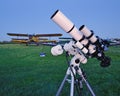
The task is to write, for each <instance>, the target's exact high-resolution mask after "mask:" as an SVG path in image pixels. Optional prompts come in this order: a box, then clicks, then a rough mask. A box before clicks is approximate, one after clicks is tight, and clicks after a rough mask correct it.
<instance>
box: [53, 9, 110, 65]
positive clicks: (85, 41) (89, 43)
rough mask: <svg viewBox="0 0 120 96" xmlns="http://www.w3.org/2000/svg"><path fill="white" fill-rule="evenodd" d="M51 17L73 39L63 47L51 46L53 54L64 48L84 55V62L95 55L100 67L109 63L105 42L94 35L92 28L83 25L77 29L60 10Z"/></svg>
mask: <svg viewBox="0 0 120 96" xmlns="http://www.w3.org/2000/svg"><path fill="white" fill-rule="evenodd" d="M51 19H52V20H53V21H54V22H55V23H56V24H57V25H58V26H60V27H61V28H62V29H63V30H64V31H65V32H67V33H69V34H70V35H71V36H72V38H73V41H71V42H69V43H67V44H65V45H64V46H63V47H62V46H60V45H59V46H57V47H56V46H55V47H53V48H52V49H51V52H52V54H53V55H59V54H62V53H63V50H65V51H68V52H69V53H70V54H72V55H75V54H78V53H79V54H80V56H79V57H81V56H82V57H81V58H83V57H84V59H85V62H87V58H88V57H89V58H90V57H95V58H97V59H98V60H100V61H101V63H100V65H101V66H102V67H107V66H109V65H110V57H107V56H105V53H104V51H105V47H106V44H105V42H104V41H103V40H102V39H101V38H99V37H98V36H95V35H94V33H93V31H92V30H89V29H88V28H87V27H86V26H85V25H82V26H80V28H79V29H77V28H76V26H75V25H74V24H73V23H72V22H71V21H70V20H69V19H68V18H67V17H66V16H65V15H64V14H63V13H62V12H61V11H60V10H57V11H56V12H55V13H54V14H53V15H52V16H51ZM83 55H84V56H83ZM85 62H84V63H85Z"/></svg>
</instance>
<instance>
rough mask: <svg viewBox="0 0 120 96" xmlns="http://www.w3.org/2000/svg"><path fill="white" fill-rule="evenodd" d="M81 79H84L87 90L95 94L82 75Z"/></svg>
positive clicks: (93, 95)
mask: <svg viewBox="0 0 120 96" xmlns="http://www.w3.org/2000/svg"><path fill="white" fill-rule="evenodd" d="M83 80H84V82H85V84H86V85H87V87H88V89H89V91H90V92H91V94H92V96H96V95H95V93H94V92H93V90H92V88H91V87H90V85H89V83H88V82H87V80H86V79H85V78H84V76H83Z"/></svg>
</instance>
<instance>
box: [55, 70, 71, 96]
mask: <svg viewBox="0 0 120 96" xmlns="http://www.w3.org/2000/svg"><path fill="white" fill-rule="evenodd" d="M69 75H70V69H69V68H68V69H67V72H66V75H65V77H64V79H63V81H62V83H61V85H60V87H59V89H58V91H57V94H56V96H60V93H61V91H62V89H63V87H64V84H65V81H66V79H67V78H68V76H69Z"/></svg>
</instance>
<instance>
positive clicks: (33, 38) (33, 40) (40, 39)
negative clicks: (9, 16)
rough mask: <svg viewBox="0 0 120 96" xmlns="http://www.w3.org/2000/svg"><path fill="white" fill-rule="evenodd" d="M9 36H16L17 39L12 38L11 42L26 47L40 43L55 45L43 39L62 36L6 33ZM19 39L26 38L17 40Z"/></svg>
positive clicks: (53, 41) (57, 34)
mask: <svg viewBox="0 0 120 96" xmlns="http://www.w3.org/2000/svg"><path fill="white" fill-rule="evenodd" d="M7 35H9V36H17V38H12V40H11V41H12V42H15V43H25V44H26V45H29V44H36V45H39V44H42V43H56V42H57V41H56V40H49V39H48V38H45V37H58V36H62V34H59V33H56V34H36V35H35V34H33V35H30V34H19V33H7ZM19 37H27V38H19Z"/></svg>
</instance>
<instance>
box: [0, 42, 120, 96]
mask: <svg viewBox="0 0 120 96" xmlns="http://www.w3.org/2000/svg"><path fill="white" fill-rule="evenodd" d="M50 48H51V47H48V46H44V47H43V46H24V45H18V44H0V96H55V94H56V92H57V89H58V87H59V85H60V83H61V81H62V80H63V77H64V75H65V72H66V70H67V63H66V59H65V56H64V54H63V55H61V56H57V57H55V56H52V55H51V53H50ZM41 51H44V52H45V53H46V57H40V56H39V54H40V52H41ZM106 54H107V55H109V56H110V57H111V59H112V62H111V66H109V67H108V68H101V67H100V66H99V61H98V60H96V59H89V60H88V63H87V64H85V65H81V66H82V68H84V70H85V72H86V74H87V79H88V81H89V82H90V84H91V86H92V88H93V90H94V92H95V94H96V96H120V75H119V73H120V69H119V68H120V46H118V47H110V48H109V51H108V52H106ZM83 90H84V92H86V93H85V94H87V92H88V91H87V90H86V88H85V87H83ZM61 96H69V84H67V83H66V85H65V88H64V90H63V91H62V94H61ZM83 96H84V95H83ZM85 96H90V95H85Z"/></svg>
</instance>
